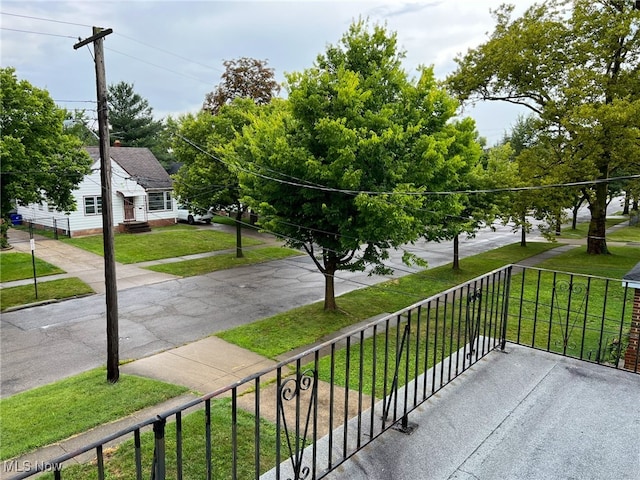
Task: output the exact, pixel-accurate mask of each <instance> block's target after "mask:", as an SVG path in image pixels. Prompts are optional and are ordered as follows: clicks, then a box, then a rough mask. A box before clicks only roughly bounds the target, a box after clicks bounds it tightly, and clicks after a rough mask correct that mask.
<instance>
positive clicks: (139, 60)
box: [105, 47, 211, 85]
mask: <svg viewBox="0 0 640 480" xmlns="http://www.w3.org/2000/svg"><path fill="white" fill-rule="evenodd" d="M105 50H109V51H110V52H114V53H117V54H119V55H123V56H125V57H129V58H131V59H133V60H137V61H138V62H141V63H146V64H147V65H151V66H152V67H155V68H159V69H161V70H166V71H167V72H171V73H174V74H176V75H179V76H181V77H184V78H190V79H191V80H196V81H198V82H201V83H204V84H207V85H210V84H211V82H207V81H205V80H202V79H201V78H198V77H193V76H191V75H185V74H184V73H182V72H178V71H176V70H171V69H170V68H167V67H163V66H162V65H157V64H155V63H151V62H148V61H146V60H143V59H141V58H138V57H134V56H133V55H129V54H128V53H124V52H120V51H118V50H114V49H113V48H107V47H105Z"/></svg>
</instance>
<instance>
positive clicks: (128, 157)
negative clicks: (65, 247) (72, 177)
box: [17, 145, 176, 236]
mask: <svg viewBox="0 0 640 480" xmlns="http://www.w3.org/2000/svg"><path fill="white" fill-rule="evenodd" d="M86 150H87V151H88V152H89V155H90V156H91V158H92V159H93V160H94V162H93V165H92V169H91V173H90V174H89V175H87V176H85V178H84V180H82V182H81V183H80V184H79V185H78V188H77V189H76V190H75V191H74V195H75V198H76V205H77V209H76V211H73V212H57V211H56V210H55V206H54V205H46V204H30V205H28V206H23V207H18V212H17V213H18V214H20V215H22V218H23V219H24V220H25V221H31V222H33V223H34V224H35V225H41V226H45V227H49V228H56V229H57V230H58V231H63V232H65V233H66V232H67V231H68V232H69V233H70V235H71V236H80V235H91V234H96V233H101V232H102V195H101V184H100V149H99V148H98V147H86ZM109 155H110V157H111V191H112V195H111V202H112V206H113V225H114V229H115V230H116V231H119V232H124V231H132V232H133V231H148V230H149V227H150V226H162V225H169V224H172V223H175V221H176V220H175V219H176V202H175V201H174V200H173V195H172V185H173V181H172V180H171V177H170V176H169V174H168V173H167V172H166V171H165V169H164V168H163V167H162V165H160V162H158V159H157V158H156V157H155V156H154V155H153V153H151V150H149V149H148V148H138V147H119V146H117V145H116V146H113V147H111V148H110V149H109Z"/></svg>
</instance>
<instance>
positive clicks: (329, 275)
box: [324, 262, 338, 312]
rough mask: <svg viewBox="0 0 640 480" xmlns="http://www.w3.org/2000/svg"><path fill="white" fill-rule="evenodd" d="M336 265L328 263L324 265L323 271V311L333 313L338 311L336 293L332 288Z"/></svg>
mask: <svg viewBox="0 0 640 480" xmlns="http://www.w3.org/2000/svg"><path fill="white" fill-rule="evenodd" d="M336 270H337V269H336V265H335V263H334V262H329V264H328V265H325V270H324V309H325V311H331V312H335V311H336V310H337V309H338V305H337V304H336V293H335V288H334V282H333V281H334V278H335V274H336Z"/></svg>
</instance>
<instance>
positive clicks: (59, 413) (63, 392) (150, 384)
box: [0, 368, 187, 460]
mask: <svg viewBox="0 0 640 480" xmlns="http://www.w3.org/2000/svg"><path fill="white" fill-rule="evenodd" d="M186 391H187V389H186V388H184V387H180V386H177V385H170V384H167V383H163V382H158V381H156V380H150V379H146V378H141V377H137V376H133V375H120V380H119V381H118V383H116V384H110V383H108V382H107V381H106V370H105V369H104V368H99V369H96V370H91V371H89V372H86V373H82V374H80V375H76V376H74V377H71V378H68V379H65V380H61V381H59V382H56V383H53V384H51V385H45V386H42V387H38V388H34V389H32V390H29V391H26V392H23V393H18V394H16V395H13V396H11V397H8V398H5V399H2V400H0V416H1V417H2V423H1V424H0V452H1V454H0V459H2V460H5V459H7V458H13V457H15V456H18V455H20V454H22V453H25V452H28V451H31V450H34V449H36V448H39V447H42V446H44V445H48V444H50V443H53V442H56V441H58V440H62V439H65V438H68V437H70V436H71V435H74V434H76V433H80V432H84V431H86V430H89V429H90V428H93V427H95V426H96V425H101V424H103V423H107V422H110V421H112V420H116V419H118V418H122V417H124V416H126V415H129V414H131V413H133V412H135V411H137V410H140V409H142V408H144V407H147V406H150V405H155V404H157V403H160V402H162V401H164V400H167V399H169V398H172V397H175V396H177V395H180V394H182V393H184V392H186ZM98 406H99V408H96V407H98Z"/></svg>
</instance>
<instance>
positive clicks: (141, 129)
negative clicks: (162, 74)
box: [107, 82, 162, 148]
mask: <svg viewBox="0 0 640 480" xmlns="http://www.w3.org/2000/svg"><path fill="white" fill-rule="evenodd" d="M107 101H108V104H109V125H110V127H111V131H110V136H111V137H112V138H113V139H114V140H120V142H121V143H122V145H123V146H125V147H147V148H152V147H153V146H155V145H156V143H157V135H158V133H159V132H160V130H161V129H162V122H159V121H157V120H154V118H153V109H152V108H151V107H150V106H149V102H148V101H147V100H146V99H144V98H142V97H141V96H140V95H139V94H137V93H135V91H134V90H133V84H129V83H125V82H120V83H117V84H111V85H109V91H108V95H107Z"/></svg>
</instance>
